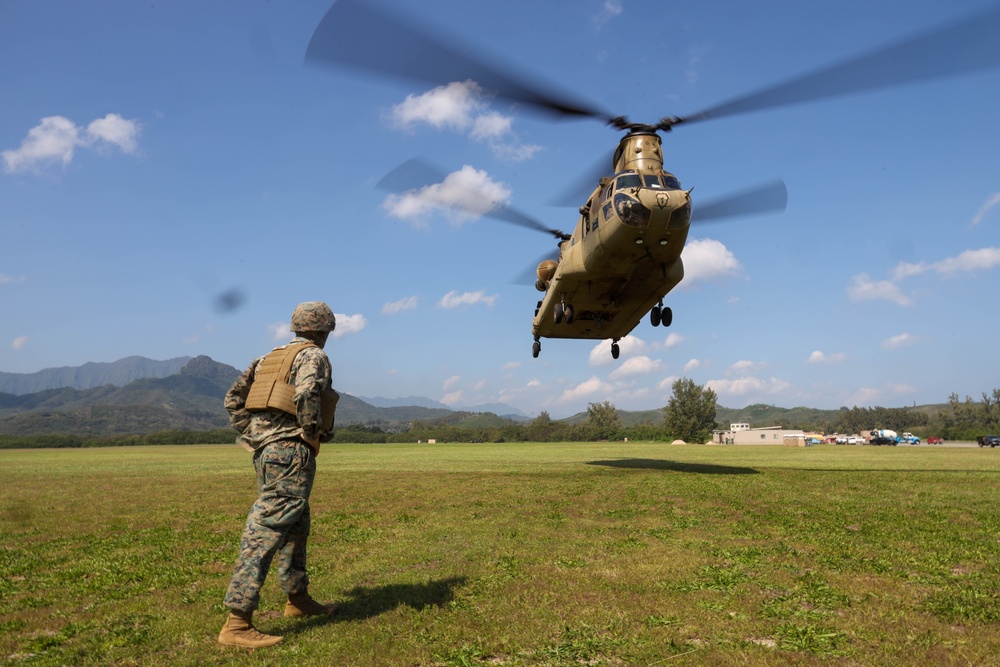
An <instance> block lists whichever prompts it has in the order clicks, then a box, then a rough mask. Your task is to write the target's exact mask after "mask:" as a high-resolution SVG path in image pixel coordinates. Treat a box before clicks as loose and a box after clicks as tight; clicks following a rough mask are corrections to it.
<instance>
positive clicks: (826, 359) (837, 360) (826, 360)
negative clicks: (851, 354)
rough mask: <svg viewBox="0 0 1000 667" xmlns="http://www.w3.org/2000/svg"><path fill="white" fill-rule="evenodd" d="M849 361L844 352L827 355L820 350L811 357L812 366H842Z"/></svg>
mask: <svg viewBox="0 0 1000 667" xmlns="http://www.w3.org/2000/svg"><path fill="white" fill-rule="evenodd" d="M846 359H847V355H846V354H844V353H843V352H834V353H833V354H826V353H824V352H821V351H819V350H816V351H815V352H813V353H812V354H810V355H809V359H808V361H809V363H810V364H841V363H843V362H844V360H846Z"/></svg>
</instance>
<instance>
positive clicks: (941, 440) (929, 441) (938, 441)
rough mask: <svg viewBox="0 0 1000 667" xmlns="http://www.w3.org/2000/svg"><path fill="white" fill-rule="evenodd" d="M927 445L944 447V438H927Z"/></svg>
mask: <svg viewBox="0 0 1000 667" xmlns="http://www.w3.org/2000/svg"><path fill="white" fill-rule="evenodd" d="M927 444H928V445H943V444H944V438H939V437H937V436H934V437H931V438H927Z"/></svg>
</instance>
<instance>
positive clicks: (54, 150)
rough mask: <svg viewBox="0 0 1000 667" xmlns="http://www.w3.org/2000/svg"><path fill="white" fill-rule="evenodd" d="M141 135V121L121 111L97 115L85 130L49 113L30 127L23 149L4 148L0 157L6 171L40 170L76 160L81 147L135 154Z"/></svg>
mask: <svg viewBox="0 0 1000 667" xmlns="http://www.w3.org/2000/svg"><path fill="white" fill-rule="evenodd" d="M138 137H139V124H138V123H137V122H136V121H134V120H126V119H125V118H122V117H121V116H119V115H118V114H113V113H112V114H108V115H107V116H105V117H104V118H98V119H96V120H94V121H92V122H91V123H90V124H89V125H88V126H87V127H86V128H84V129H81V128H79V127H77V125H76V123H74V122H73V121H71V120H70V119H68V118H65V117H63V116H48V117H46V118H43V119H42V120H41V122H40V123H39V124H38V125H36V126H35V127H33V128H31V129H30V130H28V136H27V137H26V138H25V139H24V140H23V141H22V142H21V146H20V148H18V149H16V150H7V151H3V152H2V153H0V156H2V157H3V161H4V169H5V170H6V171H7V173H15V172H19V171H38V170H39V169H41V168H42V167H44V166H47V165H50V164H54V163H62V165H63V166H64V167H65V166H66V165H68V164H69V163H70V162H71V161H72V160H73V156H74V154H75V151H76V149H77V148H78V147H85V148H96V149H98V150H100V149H103V148H105V147H106V146H109V145H110V146H117V147H118V148H119V149H120V150H121V151H122V152H124V153H134V152H136V150H137V148H138Z"/></svg>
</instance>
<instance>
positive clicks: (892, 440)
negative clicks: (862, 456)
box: [868, 428, 899, 447]
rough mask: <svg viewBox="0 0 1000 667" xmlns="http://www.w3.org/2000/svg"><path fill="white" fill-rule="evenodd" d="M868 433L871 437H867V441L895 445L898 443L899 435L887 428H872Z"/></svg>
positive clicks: (875, 443) (874, 443)
mask: <svg viewBox="0 0 1000 667" xmlns="http://www.w3.org/2000/svg"><path fill="white" fill-rule="evenodd" d="M869 435H871V437H870V438H869V439H868V442H870V443H871V444H873V445H892V446H893V447H895V446H896V445H898V444H899V435H898V434H897V433H896V432H895V431H893V430H890V429H887V428H877V429H872V432H871V433H870V434H869Z"/></svg>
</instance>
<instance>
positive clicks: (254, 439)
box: [224, 336, 331, 612]
mask: <svg viewBox="0 0 1000 667" xmlns="http://www.w3.org/2000/svg"><path fill="white" fill-rule="evenodd" d="M307 340H308V339H306V338H303V337H301V336H296V338H295V339H293V340H292V343H296V342H307ZM263 359H264V357H259V358H257V359H254V361H253V363H251V364H250V367H249V368H247V370H246V371H244V372H243V374H242V375H240V377H239V378H237V379H236V382H235V383H234V384H233V386H232V387H231V388H230V390H229V391H228V392H227V393H226V400H225V405H226V410H227V411H228V412H229V417H230V421H231V422H232V424H233V427H234V428H236V430H237V431H239V432H240V437H239V441H240V443H241V444H242V445H243V446H244V447H245V448H246V449H248V450H250V451H252V452H253V453H254V456H253V463H254V469H255V470H256V472H257V490H258V493H259V497H258V498H257V502H256V503H254V505H253V507H252V508H251V509H250V514H249V516H247V521H246V525H245V527H244V529H243V537H242V538H241V540H240V554H239V557H238V559H237V561H236V569H235V571H234V572H233V577H232V580H231V581H230V583H229V590H228V591H227V592H226V597H225V600H224V604H225V605H226V607H228V608H229V609H233V610H239V611H243V612H252V611H254V610H255V609H256V608H257V606H258V604H259V601H260V589H261V586H263V584H264V579H265V577H266V576H267V571H268V569H269V568H270V566H271V561H272V560H273V558H274V556H275V554H277V556H278V581H279V582H280V584H281V588H282V590H283V591H284V592H285V593H287V594H289V595H292V594H297V593H302V592H304V591H306V589H307V587H308V585H309V577H308V575H307V574H306V541H307V539H308V537H309V525H310V516H309V494H310V492H311V491H312V486H313V479H314V477H315V475H316V455H317V453H318V452H316V451H313V448H312V447H310V446H309V445H308V444H307V443H306V442H305V440H303V436H305V437H306V438H309V439H310V440H323V439H325V438H327V437H329V435H330V434H329V433H328V432H324V431H323V425H322V419H321V413H320V406H321V392H322V390H324V389H329V388H330V383H331V377H330V376H331V370H330V360H329V359H328V358H327V356H326V353H325V352H323V350H322V349H321V348H319V347H307V348H305V349H303V350H302V351H301V352H299V353H298V354H297V355H296V357H295V360H294V361H293V362H292V367H291V372H290V374H289V378H288V382H289V384H291V385H293V386H294V387H295V394H294V398H293V401H294V403H295V407H296V412H297V414H295V415H292V414H289V413H287V412H283V411H281V410H272V409H268V410H262V411H254V412H251V411H249V410H247V409H246V399H247V395H248V394H249V392H250V386H251V385H252V384H253V381H254V375H255V373H256V371H257V369H258V368H259V365H260V363H261V361H263Z"/></svg>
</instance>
